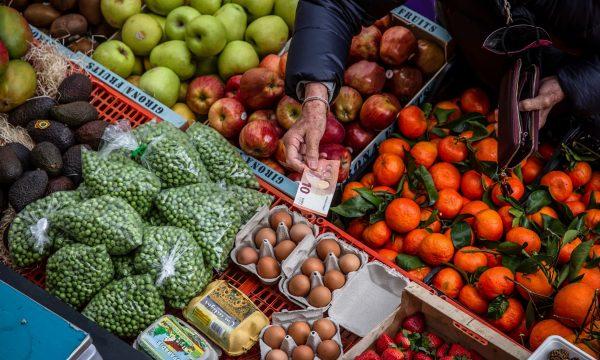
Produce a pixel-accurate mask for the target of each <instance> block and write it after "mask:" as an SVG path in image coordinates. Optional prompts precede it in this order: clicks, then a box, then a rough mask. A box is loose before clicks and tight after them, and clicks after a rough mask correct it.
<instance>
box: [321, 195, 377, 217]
mask: <svg viewBox="0 0 600 360" xmlns="http://www.w3.org/2000/svg"><path fill="white" fill-rule="evenodd" d="M372 210H375V206H374V205H373V204H371V203H370V202H368V201H367V200H365V198H363V197H362V196H355V197H353V198H352V199H350V200H348V201H346V202H344V203H342V204H340V205H338V206H334V207H332V208H331V211H333V212H334V213H336V214H338V215H340V216H343V217H346V218H357V217H361V216H364V215H366V214H367V213H368V212H370V211H372Z"/></svg>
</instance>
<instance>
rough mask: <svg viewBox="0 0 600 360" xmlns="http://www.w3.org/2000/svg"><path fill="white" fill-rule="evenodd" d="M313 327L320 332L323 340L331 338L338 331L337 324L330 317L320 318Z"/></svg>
mask: <svg viewBox="0 0 600 360" xmlns="http://www.w3.org/2000/svg"><path fill="white" fill-rule="evenodd" d="M312 328H313V330H314V331H316V332H317V334H319V337H320V338H321V340H331V339H332V338H333V337H334V336H335V333H336V332H337V329H336V327H335V324H334V323H333V321H331V320H329V319H319V320H317V321H315V322H314V323H313V325H312Z"/></svg>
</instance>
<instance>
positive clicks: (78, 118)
mask: <svg viewBox="0 0 600 360" xmlns="http://www.w3.org/2000/svg"><path fill="white" fill-rule="evenodd" d="M50 114H51V115H52V117H53V118H54V120H56V121H60V122H61V123H63V124H65V125H67V126H69V127H80V126H81V125H83V124H85V123H88V122H90V121H94V120H98V111H96V108H95V107H94V106H93V105H92V104H90V103H89V102H87V101H75V102H72V103H69V104H62V105H58V106H54V107H53V108H52V109H50Z"/></svg>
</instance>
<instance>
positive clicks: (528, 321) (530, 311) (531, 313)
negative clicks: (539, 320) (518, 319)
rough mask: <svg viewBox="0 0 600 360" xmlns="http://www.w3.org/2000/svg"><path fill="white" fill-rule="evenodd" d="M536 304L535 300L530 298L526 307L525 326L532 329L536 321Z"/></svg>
mask: <svg viewBox="0 0 600 360" xmlns="http://www.w3.org/2000/svg"><path fill="white" fill-rule="evenodd" d="M535 319H536V316H535V305H534V304H533V301H531V300H529V302H527V307H526V308H525V327H527V328H528V329H531V325H533V323H534V322H535Z"/></svg>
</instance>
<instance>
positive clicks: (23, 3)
mask: <svg viewBox="0 0 600 360" xmlns="http://www.w3.org/2000/svg"><path fill="white" fill-rule="evenodd" d="M28 5H29V0H13V1H9V2H8V6H10V7H11V8H13V9H17V10H19V11H23V9H25V8H26V7H27V6H28ZM0 235H1V234H0Z"/></svg>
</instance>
